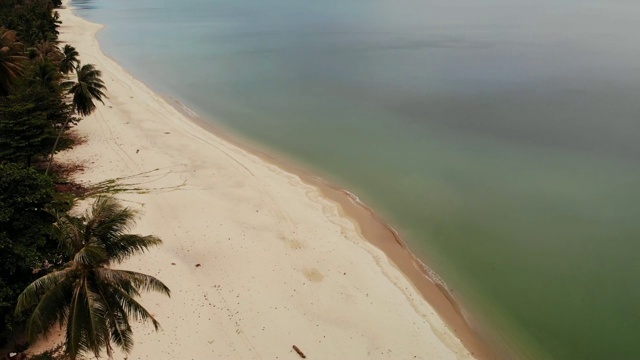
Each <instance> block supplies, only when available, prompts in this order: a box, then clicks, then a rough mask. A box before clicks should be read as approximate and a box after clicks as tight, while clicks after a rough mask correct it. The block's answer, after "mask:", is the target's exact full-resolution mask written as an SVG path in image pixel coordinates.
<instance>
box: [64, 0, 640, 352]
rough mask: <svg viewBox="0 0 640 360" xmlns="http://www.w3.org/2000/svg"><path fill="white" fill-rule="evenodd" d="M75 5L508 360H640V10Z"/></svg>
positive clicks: (594, 5)
mask: <svg viewBox="0 0 640 360" xmlns="http://www.w3.org/2000/svg"><path fill="white" fill-rule="evenodd" d="M72 5H74V6H76V7H78V13H79V14H80V15H81V16H84V17H86V18H88V19H89V20H92V21H95V22H99V23H103V24H106V25H107V28H106V29H105V30H103V31H102V32H101V33H100V34H99V39H100V42H101V45H102V47H103V49H104V50H105V52H107V53H108V54H109V55H110V56H112V57H114V58H115V59H116V60H117V61H119V62H120V63H121V64H123V65H124V66H125V67H126V68H127V69H129V70H130V71H132V72H133V73H134V74H135V75H136V76H137V77H139V78H140V79H142V80H143V81H145V82H146V83H147V84H149V85H150V86H152V87H153V88H154V89H156V90H157V91H160V92H162V93H164V94H167V95H170V96H172V97H174V98H177V99H179V100H180V101H182V102H184V103H185V104H187V105H188V106H189V107H191V108H192V109H194V110H196V111H197V112H198V113H199V114H200V115H202V116H203V117H204V118H205V119H209V120H211V121H214V122H216V124H217V125H218V126H221V127H223V128H226V129H228V130H229V131H231V132H234V133H236V134H240V135H241V136H243V137H248V138H250V139H252V141H253V142H255V143H259V144H262V146H264V148H268V149H271V150H270V151H271V152H273V153H277V154H280V156H284V157H288V158H291V159H294V160H295V161H297V162H298V163H300V164H304V165H305V166H307V167H309V168H312V169H315V171H316V172H317V173H319V174H320V175H322V176H324V177H326V178H328V179H330V180H331V181H333V182H335V183H337V184H340V185H341V186H343V187H346V188H348V189H349V190H351V191H353V192H355V193H356V194H357V195H358V196H360V198H362V199H363V200H364V201H365V203H367V204H369V205H371V206H373V208H375V209H376V210H377V211H379V212H381V213H382V214H384V216H385V217H386V219H388V220H389V222H390V223H391V224H392V225H393V226H394V227H395V228H397V229H398V230H400V232H401V233H402V234H403V237H404V238H405V240H406V241H407V242H408V243H409V245H410V247H411V248H412V249H413V251H414V252H416V253H417V254H419V256H420V257H421V258H422V259H424V260H425V262H426V263H427V264H429V266H430V267H432V268H433V269H434V270H435V271H436V272H438V274H440V276H441V277H442V278H443V279H444V280H445V281H446V283H447V285H448V287H449V288H450V289H451V290H452V292H453V294H454V296H455V297H456V298H458V299H460V300H462V302H463V303H464V305H465V306H466V308H467V309H468V310H470V312H471V313H472V314H473V317H474V318H475V319H476V320H478V321H480V323H481V324H483V326H484V327H485V329H492V330H494V331H496V333H497V339H494V341H496V342H498V343H500V344H501V346H504V347H508V348H509V349H508V351H510V352H511V356H513V357H514V358H533V359H538V358H552V359H562V360H568V359H580V360H582V359H638V358H640V341H638V334H640V46H638V39H637V36H638V34H639V33H640V3H638V2H634V1H622V0H615V1H612V0H606V1H605V0H580V1H578V0H553V1H550V0H541V1H540V0H536V1H534V0H484V1H475V0H349V1H345V0H342V1H339V0H323V1H309V0H269V1H263V0H182V1H166V0H153V1H152V0H136V1H131V0H74V1H73V2H72Z"/></svg>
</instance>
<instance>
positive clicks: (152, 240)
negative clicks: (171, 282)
mask: <svg viewBox="0 0 640 360" xmlns="http://www.w3.org/2000/svg"><path fill="white" fill-rule="evenodd" d="M134 217H135V212H134V211H132V210H130V209H128V208H123V207H122V206H120V205H119V204H118V203H117V202H116V201H115V200H114V199H113V198H111V197H99V198H98V199H97V200H96V202H95V203H94V205H93V207H92V208H91V210H90V211H89V212H87V214H86V215H85V216H83V217H79V218H78V217H73V216H69V215H64V216H62V217H60V218H59V219H58V221H57V222H56V230H57V233H58V239H59V240H60V242H61V245H62V247H63V248H64V249H65V251H66V253H67V256H68V257H69V258H70V259H71V260H70V261H69V262H68V263H67V264H65V265H64V266H63V267H62V268H61V269H59V270H57V271H54V272H52V273H50V274H48V275H45V276H43V277H41V278H40V279H38V280H36V281H34V282H33V283H32V284H31V285H29V286H28V287H27V288H26V289H25V290H24V292H23V293H22V294H21V295H20V297H19V298H18V305H17V307H16V311H17V312H22V311H24V310H27V309H30V308H32V307H33V306H35V309H34V310H33V313H32V315H31V317H30V318H29V320H28V327H27V333H28V335H29V338H30V339H32V340H33V339H35V338H36V337H37V336H38V335H39V334H42V333H46V332H47V331H49V330H50V329H51V328H52V327H53V326H55V325H59V324H62V323H66V343H65V347H66V353H67V354H68V355H69V356H70V358H71V359H72V360H73V359H76V358H77V356H78V355H80V354H83V353H86V352H91V353H93V354H94V355H95V356H96V357H98V356H99V355H100V352H101V350H102V349H103V348H104V349H106V352H107V354H108V355H109V356H111V355H112V349H113V348H112V346H111V344H112V343H113V344H115V345H116V346H118V347H120V348H121V349H122V350H124V351H125V352H129V351H130V350H131V348H132V346H133V340H132V331H131V326H130V324H129V317H133V318H135V319H140V320H145V321H150V322H151V323H152V324H153V326H154V327H155V328H156V330H157V329H158V327H159V323H158V321H157V320H156V319H155V318H154V317H153V316H152V315H151V314H150V313H149V312H148V311H147V310H145V309H144V308H143V307H142V306H141V305H140V304H139V303H138V302H137V301H136V300H135V298H136V297H138V296H140V292H141V291H149V290H152V291H157V292H161V293H163V294H165V295H167V296H168V295H170V291H169V289H168V288H167V287H166V286H165V285H164V284H163V283H162V282H160V281H159V280H158V279H156V278H154V277H152V276H149V275H145V274H141V273H137V272H133V271H125V270H115V269H112V268H111V267H110V266H111V265H112V264H118V263H120V262H122V261H123V260H125V259H127V258H129V257H130V256H132V255H135V254H138V253H142V252H144V251H145V250H146V249H147V248H149V247H151V246H157V245H159V244H160V243H161V241H160V239H158V238H156V237H154V236H140V235H132V234H127V233H126V231H127V229H128V228H129V227H130V226H131V225H132V222H133V219H134Z"/></svg>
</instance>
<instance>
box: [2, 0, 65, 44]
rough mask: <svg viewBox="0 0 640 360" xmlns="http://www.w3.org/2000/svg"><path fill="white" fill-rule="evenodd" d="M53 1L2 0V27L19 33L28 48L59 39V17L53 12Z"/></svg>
mask: <svg viewBox="0 0 640 360" xmlns="http://www.w3.org/2000/svg"><path fill="white" fill-rule="evenodd" d="M53 8H54V3H53V2H52V1H51V0H2V1H0V26H4V27H6V28H8V29H13V30H16V31H17V32H18V36H19V37H20V38H21V39H22V41H23V42H24V43H25V45H26V46H35V44H37V43H39V42H42V41H55V40H56V39H57V38H58V30H57V28H58V25H59V21H58V19H57V17H56V16H55V15H54V14H53V13H52V12H51V10H52V9H53Z"/></svg>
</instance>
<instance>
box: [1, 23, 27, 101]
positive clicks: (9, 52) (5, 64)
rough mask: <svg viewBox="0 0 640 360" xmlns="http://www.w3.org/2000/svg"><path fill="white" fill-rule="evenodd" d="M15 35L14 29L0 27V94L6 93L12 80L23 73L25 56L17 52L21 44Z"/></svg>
mask: <svg viewBox="0 0 640 360" xmlns="http://www.w3.org/2000/svg"><path fill="white" fill-rule="evenodd" d="M16 35H17V33H16V31H14V30H6V29H4V28H0V95H8V94H9V90H10V88H11V86H12V85H13V82H14V80H15V79H16V78H17V77H18V76H20V75H22V73H23V67H22V61H24V60H25V59H26V58H25V57H24V56H22V55H20V54H19V53H20V50H21V49H22V44H21V43H20V42H18V41H16Z"/></svg>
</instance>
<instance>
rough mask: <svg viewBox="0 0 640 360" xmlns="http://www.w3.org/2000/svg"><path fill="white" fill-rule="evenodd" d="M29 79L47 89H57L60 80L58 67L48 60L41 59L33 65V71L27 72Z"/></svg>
mask: <svg viewBox="0 0 640 360" xmlns="http://www.w3.org/2000/svg"><path fill="white" fill-rule="evenodd" d="M29 75H30V81H33V82H34V83H37V84H40V85H42V86H43V87H44V88H45V89H47V90H49V91H57V89H58V84H59V81H60V76H61V75H60V72H59V71H58V68H57V67H56V66H55V65H54V64H53V63H52V62H50V61H42V62H39V63H37V64H36V65H34V67H33V72H32V73H31V72H30V73H29Z"/></svg>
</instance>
